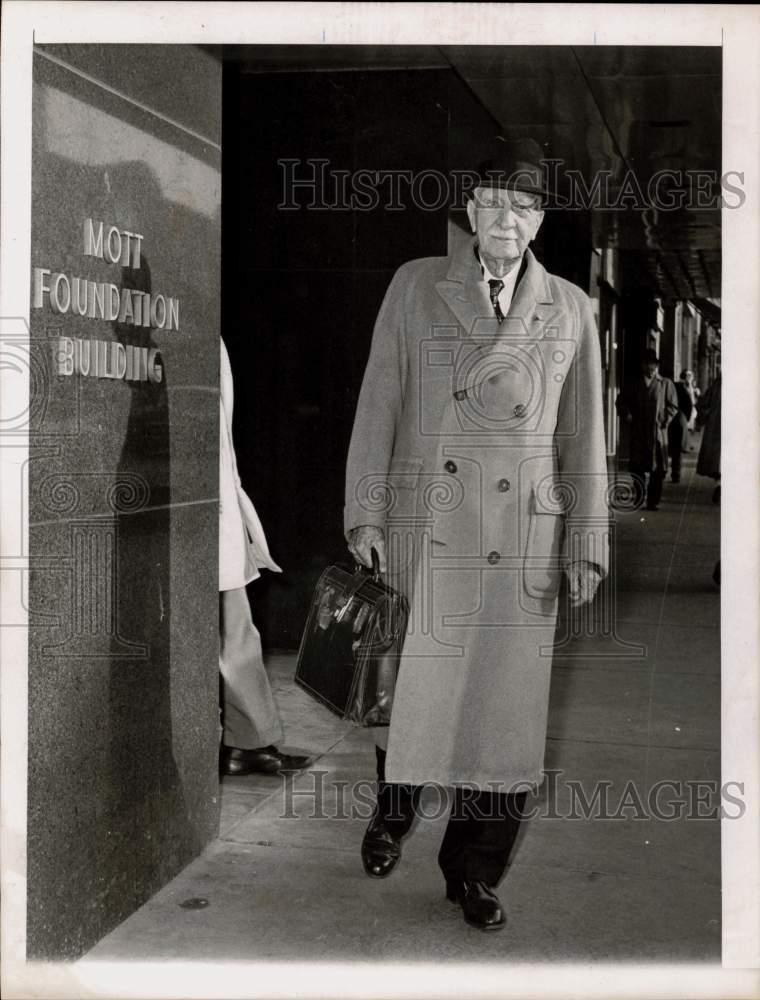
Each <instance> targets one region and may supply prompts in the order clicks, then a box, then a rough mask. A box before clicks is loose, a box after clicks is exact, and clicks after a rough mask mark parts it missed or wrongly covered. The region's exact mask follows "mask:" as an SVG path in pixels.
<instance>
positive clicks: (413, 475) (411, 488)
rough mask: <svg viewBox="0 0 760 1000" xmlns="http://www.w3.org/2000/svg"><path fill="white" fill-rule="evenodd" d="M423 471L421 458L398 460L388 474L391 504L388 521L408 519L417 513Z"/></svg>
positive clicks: (394, 461)
mask: <svg viewBox="0 0 760 1000" xmlns="http://www.w3.org/2000/svg"><path fill="white" fill-rule="evenodd" d="M421 471H422V459H421V458H396V459H394V460H393V461H392V462H391V467H390V470H389V472H388V490H389V493H390V497H389V499H390V504H389V510H388V519H389V520H390V521H392V520H393V519H394V518H395V517H402V518H408V517H411V516H412V515H414V514H415V513H416V510H417V494H418V492H419V485H420V472H421Z"/></svg>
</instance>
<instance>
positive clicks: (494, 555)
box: [488, 549, 501, 566]
mask: <svg viewBox="0 0 760 1000" xmlns="http://www.w3.org/2000/svg"><path fill="white" fill-rule="evenodd" d="M500 559H501V553H500V552H497V551H496V550H495V549H494V551H493V552H489V553H488V561H489V563H490V564H491V565H492V566H495V565H496V563H497V562H498V561H499V560H500Z"/></svg>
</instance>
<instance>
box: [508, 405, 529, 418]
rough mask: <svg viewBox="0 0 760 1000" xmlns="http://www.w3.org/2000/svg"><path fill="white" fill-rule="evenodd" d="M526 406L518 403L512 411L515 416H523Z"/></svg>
mask: <svg viewBox="0 0 760 1000" xmlns="http://www.w3.org/2000/svg"><path fill="white" fill-rule="evenodd" d="M527 409H528V407H527V406H526V405H525V404H524V403H518V404H517V406H516V407H515V408H514V410H513V411H512V412H513V413H514V415H515V416H516V417H524V416H525V411H526V410H527Z"/></svg>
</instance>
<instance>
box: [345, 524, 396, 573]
mask: <svg viewBox="0 0 760 1000" xmlns="http://www.w3.org/2000/svg"><path fill="white" fill-rule="evenodd" d="M372 549H374V550H375V551H376V552H377V558H378V560H379V562H380V572H381V573H385V571H386V570H387V568H388V566H387V563H386V559H385V534H384V532H383V529H382V528H378V527H376V526H375V525H374V524H361V525H359V527H358V528H352V529H351V530H350V531H349V533H348V551H349V552H350V553H351V555H352V556H353V557H354V559H355V560H356V561H357V562H358V563H361V564H362V566H366V567H367V568H368V569H372Z"/></svg>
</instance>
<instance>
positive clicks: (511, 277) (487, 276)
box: [473, 243, 525, 293]
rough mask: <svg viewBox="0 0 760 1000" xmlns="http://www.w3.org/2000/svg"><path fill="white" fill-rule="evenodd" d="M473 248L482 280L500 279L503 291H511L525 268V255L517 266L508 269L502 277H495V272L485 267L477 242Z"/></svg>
mask: <svg viewBox="0 0 760 1000" xmlns="http://www.w3.org/2000/svg"><path fill="white" fill-rule="evenodd" d="M473 250H474V251H475V259H476V260H477V262H478V265H479V266H480V271H481V273H482V275H483V280H484V281H502V282H504V291H507V292H509V293H511V292H512V291H513V290H514V288H515V285H516V284H517V279H518V278H519V277H520V275H521V274H522V272H523V271H524V270H525V256H523V258H522V260H521V261H520V263H519V264H518V266H517V267H513V268H512V270H511V271H509V272H508V273H507V274H505V275H504V277H503V278H497V277H496V275H495V274H491V272H490V271H489V270H488V268H487V267H486V265H485V262H484V261H483V258H482V257H481V256H480V251H479V249H478V245H477V243H476V244H475V245H474V247H473Z"/></svg>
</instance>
